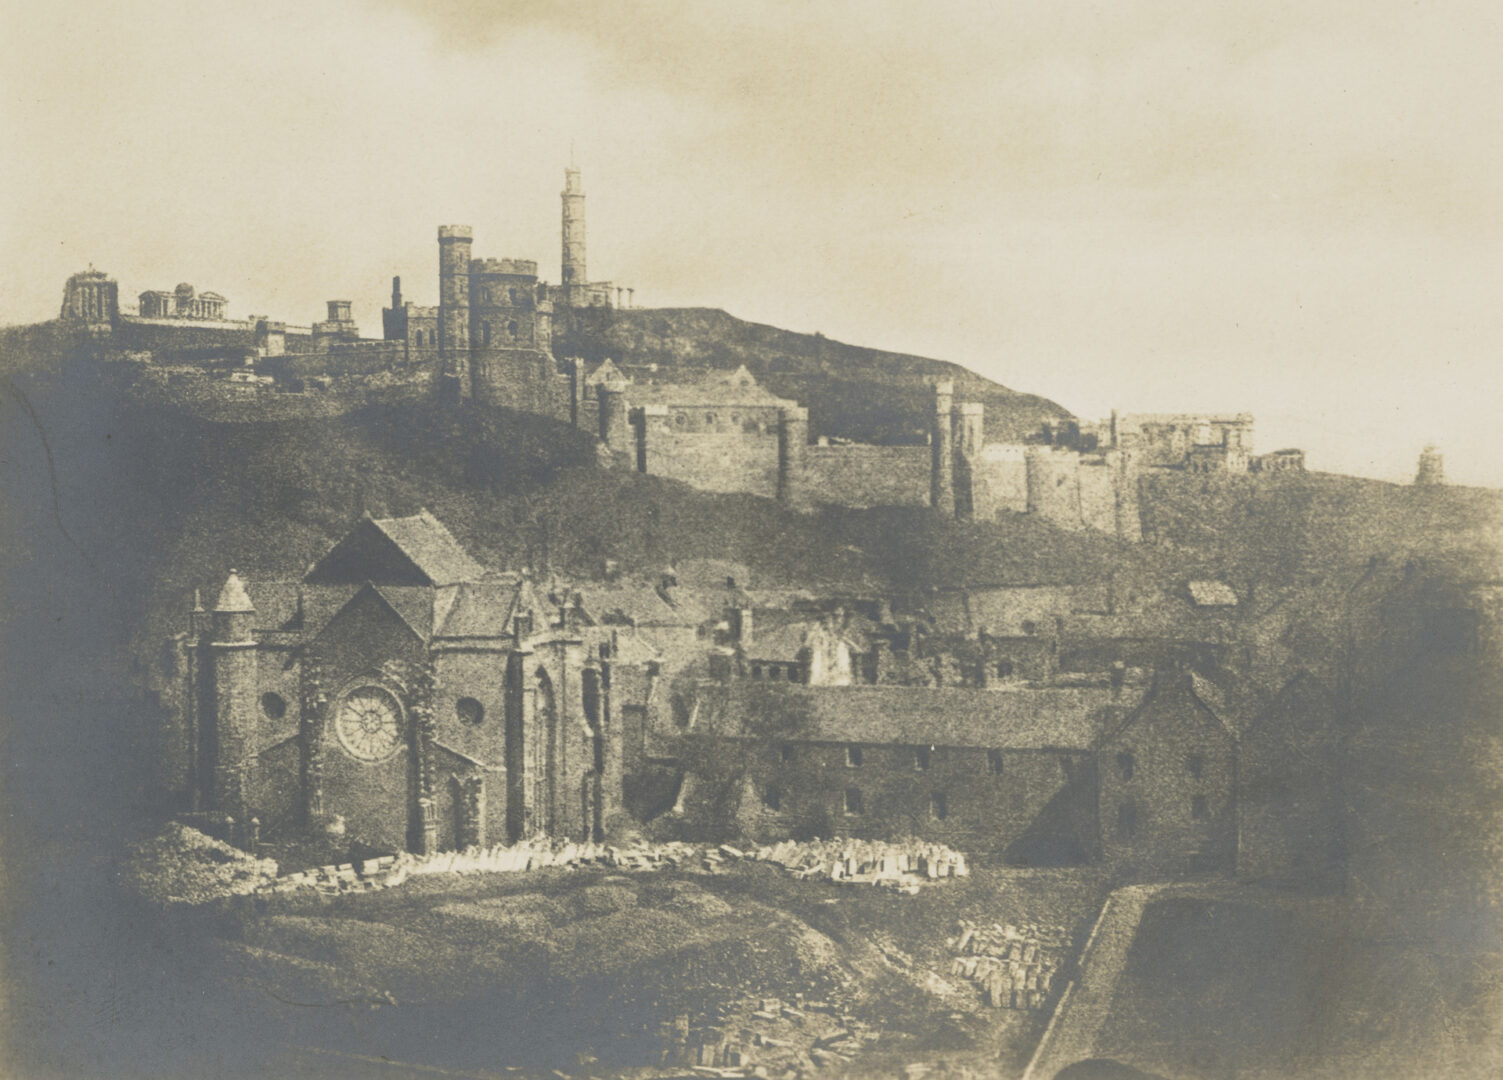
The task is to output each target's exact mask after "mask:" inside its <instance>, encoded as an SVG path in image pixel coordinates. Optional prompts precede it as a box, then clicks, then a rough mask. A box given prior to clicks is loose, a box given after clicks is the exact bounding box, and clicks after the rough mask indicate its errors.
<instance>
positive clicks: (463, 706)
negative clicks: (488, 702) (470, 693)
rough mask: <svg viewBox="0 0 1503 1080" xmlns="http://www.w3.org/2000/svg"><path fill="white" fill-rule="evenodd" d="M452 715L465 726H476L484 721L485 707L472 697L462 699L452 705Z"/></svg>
mask: <svg viewBox="0 0 1503 1080" xmlns="http://www.w3.org/2000/svg"><path fill="white" fill-rule="evenodd" d="M454 713H455V715H456V716H458V717H459V719H460V720H462V721H463V722H464V723H466V724H478V723H480V721H482V720H484V719H485V706H484V705H482V704H480V702H478V701H476V700H475V699H474V698H472V697H462V698H460V699H459V700H458V701H456V702H455V703H454Z"/></svg>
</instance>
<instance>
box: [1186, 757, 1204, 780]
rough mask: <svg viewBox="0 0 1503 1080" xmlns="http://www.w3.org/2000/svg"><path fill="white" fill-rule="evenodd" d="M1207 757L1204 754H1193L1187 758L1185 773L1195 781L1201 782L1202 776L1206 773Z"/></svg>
mask: <svg viewBox="0 0 1503 1080" xmlns="http://www.w3.org/2000/svg"><path fill="white" fill-rule="evenodd" d="M1205 769H1206V756H1205V755H1204V754H1191V755H1190V756H1189V757H1187V758H1185V771H1186V772H1188V773H1189V774H1190V775H1191V776H1192V777H1193V778H1194V779H1196V780H1199V779H1200V774H1201V773H1203V772H1205Z"/></svg>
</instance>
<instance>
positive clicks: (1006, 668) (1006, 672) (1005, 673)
mask: <svg viewBox="0 0 1503 1080" xmlns="http://www.w3.org/2000/svg"><path fill="white" fill-rule="evenodd" d="M1012 671H1013V668H1012V661H1011V660H998V661H997V678H999V679H1010V678H1012Z"/></svg>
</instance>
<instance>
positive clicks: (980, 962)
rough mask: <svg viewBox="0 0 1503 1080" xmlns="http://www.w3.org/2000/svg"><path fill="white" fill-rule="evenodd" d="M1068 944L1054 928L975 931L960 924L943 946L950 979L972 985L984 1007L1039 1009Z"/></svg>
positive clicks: (1003, 927) (1031, 925) (1009, 926)
mask: <svg viewBox="0 0 1503 1080" xmlns="http://www.w3.org/2000/svg"><path fill="white" fill-rule="evenodd" d="M1068 940H1069V939H1068V937H1067V936H1066V934H1065V931H1064V930H1063V929H1061V928H1059V927H1046V926H1039V925H1037V924H1035V923H1025V924H1023V925H1021V926H1014V925H1013V924H1012V923H1006V924H1003V923H992V924H991V925H990V926H977V925H975V924H974V923H969V922H965V921H963V920H962V922H961V924H960V933H959V934H958V935H956V936H955V937H953V938H950V939H949V941H948V942H947V943H946V944H948V945H949V947H950V951H951V952H953V953H955V960H954V962H953V963H952V964H951V965H950V974H952V975H959V976H962V977H964V978H967V979H970V980H971V981H972V982H974V983H976V984H977V985H978V986H979V987H980V988H981V993H982V999H983V1000H984V1001H985V1002H986V1003H987V1004H989V1005H994V1006H996V1007H998V1008H1002V1009H1041V1008H1043V1007H1044V1003H1045V1002H1046V1001H1047V1000H1048V998H1049V993H1050V991H1051V990H1052V989H1053V987H1054V983H1055V974H1056V972H1058V970H1059V966H1060V962H1061V961H1062V960H1063V958H1064V954H1065V948H1066V946H1067V944H1068Z"/></svg>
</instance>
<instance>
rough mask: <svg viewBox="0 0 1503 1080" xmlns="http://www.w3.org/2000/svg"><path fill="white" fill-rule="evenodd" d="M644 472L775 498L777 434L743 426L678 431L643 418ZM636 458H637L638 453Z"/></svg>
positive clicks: (709, 487)
mask: <svg viewBox="0 0 1503 1080" xmlns="http://www.w3.org/2000/svg"><path fill="white" fill-rule="evenodd" d="M642 423H643V427H642V428H641V429H640V430H641V434H639V439H640V438H644V437H645V449H646V455H645V461H646V469H645V471H646V472H648V473H650V474H651V475H653V476H665V477H668V478H669V479H672V480H682V481H683V482H684V483H686V484H690V485H692V486H694V487H697V488H700V489H701V490H704V491H724V492H732V491H743V492H747V493H748V494H751V495H762V496H765V497H767V498H775V497H776V496H777V493H778V436H777V431H776V429H774V430H773V431H772V433H771V434H765V435H764V434H761V433H760V432H759V433H756V434H751V433H747V432H743V431H701V432H680V431H675V430H673V429H672V428H670V427H668V426H667V425H666V424H663V423H659V422H658V419H657V418H656V417H652V416H647V417H644V418H643V421H642ZM639 460H641V459H640V458H639Z"/></svg>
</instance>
